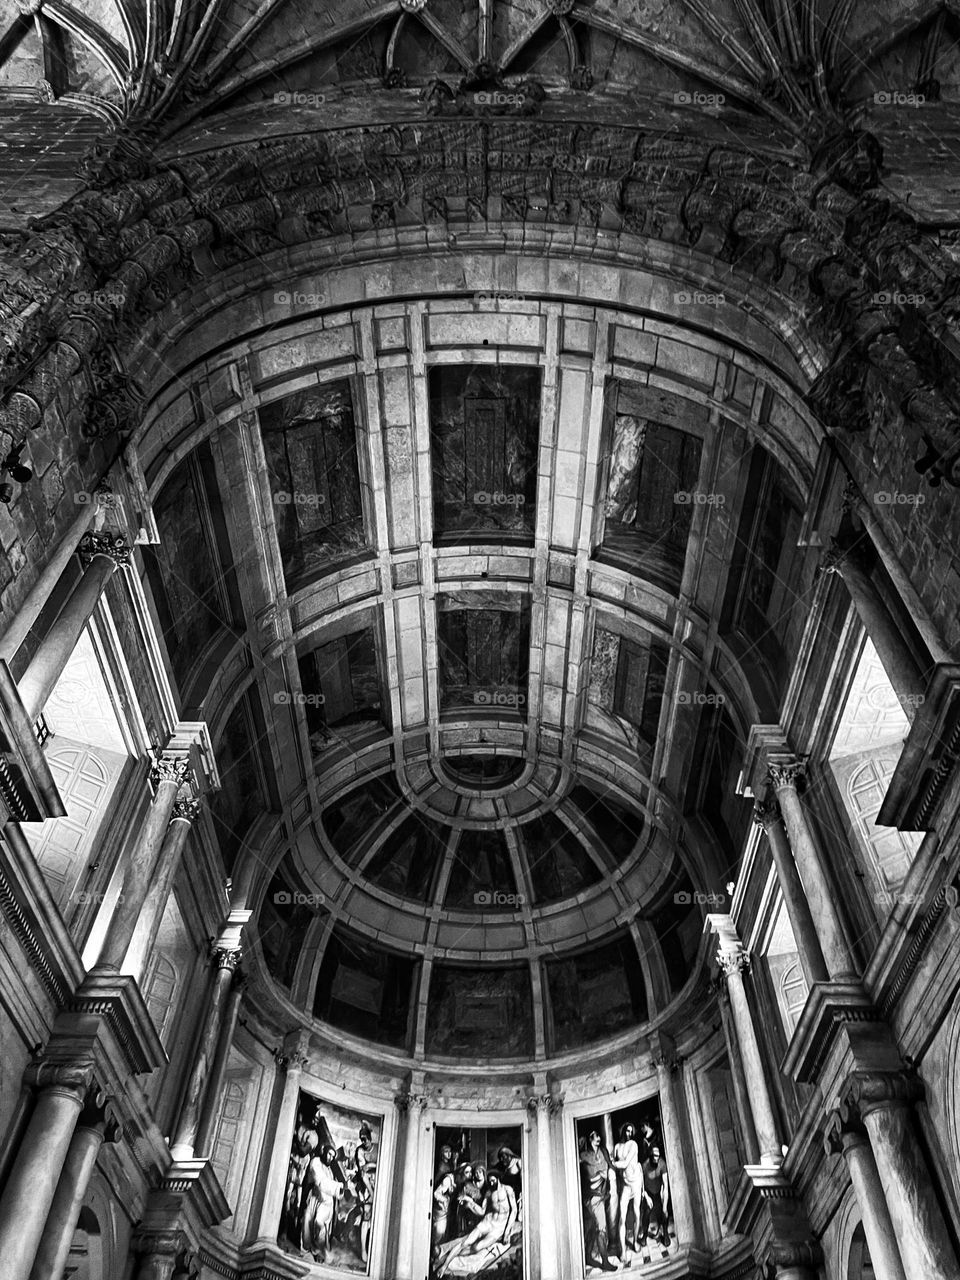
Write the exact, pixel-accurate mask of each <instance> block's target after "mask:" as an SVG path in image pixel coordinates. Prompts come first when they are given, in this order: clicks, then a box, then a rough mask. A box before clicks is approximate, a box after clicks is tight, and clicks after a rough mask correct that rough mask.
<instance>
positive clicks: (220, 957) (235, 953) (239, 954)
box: [210, 946, 243, 972]
mask: <svg viewBox="0 0 960 1280" xmlns="http://www.w3.org/2000/svg"><path fill="white" fill-rule="evenodd" d="M210 958H211V960H215V961H216V963H217V968H218V969H231V970H233V971H234V972H236V969H237V965H238V964H239V963H240V961H241V960H242V959H243V948H242V947H234V948H231V947H217V946H214V947H212V948H211V951H210Z"/></svg>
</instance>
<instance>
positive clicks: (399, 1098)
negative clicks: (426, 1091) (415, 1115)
mask: <svg viewBox="0 0 960 1280" xmlns="http://www.w3.org/2000/svg"><path fill="white" fill-rule="evenodd" d="M393 1105H394V1106H395V1107H396V1108H397V1110H398V1111H399V1112H400V1113H401V1114H402V1115H406V1114H407V1112H409V1111H423V1110H424V1109H425V1108H426V1105H427V1099H426V1098H425V1097H424V1096H423V1094H420V1093H407V1092H405V1091H402V1092H400V1093H395V1094H394V1095H393Z"/></svg>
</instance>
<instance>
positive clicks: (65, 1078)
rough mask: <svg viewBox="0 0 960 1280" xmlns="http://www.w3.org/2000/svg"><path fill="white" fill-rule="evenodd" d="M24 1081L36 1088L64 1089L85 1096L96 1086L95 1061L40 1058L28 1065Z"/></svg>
mask: <svg viewBox="0 0 960 1280" xmlns="http://www.w3.org/2000/svg"><path fill="white" fill-rule="evenodd" d="M24 1081H25V1083H26V1084H28V1085H31V1086H32V1087H33V1088H35V1089H62V1090H67V1091H69V1092H70V1093H76V1094H78V1095H79V1096H80V1097H81V1098H85V1097H86V1096H87V1094H88V1093H89V1092H90V1090H91V1089H92V1088H93V1086H94V1077H93V1063H92V1062H45V1061H43V1059H38V1060H35V1061H33V1062H31V1063H30V1065H29V1066H28V1067H27V1069H26V1071H25V1072H24Z"/></svg>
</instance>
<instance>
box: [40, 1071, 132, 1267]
mask: <svg viewBox="0 0 960 1280" xmlns="http://www.w3.org/2000/svg"><path fill="white" fill-rule="evenodd" d="M121 1133H122V1129H121V1126H120V1122H119V1120H118V1119H117V1116H116V1114H115V1113H114V1111H113V1108H112V1106H111V1104H110V1102H109V1100H108V1099H107V1097H106V1095H105V1094H103V1093H101V1092H100V1090H98V1089H93V1090H91V1091H90V1093H88V1094H87V1098H86V1102H85V1105H84V1108H83V1110H82V1111H81V1112H80V1119H79V1120H78V1121H77V1127H76V1129H75V1130H74V1134H73V1138H72V1139H71V1142H70V1147H69V1149H68V1151H67V1157H66V1159H65V1160H64V1162H63V1172H62V1173H61V1174H60V1181H59V1182H58V1183H57V1190H56V1194H55V1195H54V1197H53V1204H52V1205H51V1206H50V1213H49V1215H48V1217H47V1224H46V1226H45V1227H44V1230H43V1236H42V1237H41V1240H40V1247H39V1248H38V1249H37V1256H36V1260H35V1261H34V1264H33V1270H32V1271H31V1272H30V1280H61V1277H62V1276H63V1268H64V1266H65V1265H66V1261H67V1256H68V1255H69V1253H70V1245H71V1244H72V1243H73V1235H74V1232H75V1231H76V1228H77V1219H78V1217H79V1216H80V1210H81V1208H82V1207H83V1198H84V1196H85V1195H86V1194H87V1187H88V1186H89V1185H90V1175H91V1174H92V1173H93V1169H94V1166H95V1165H96V1163H97V1156H98V1155H99V1153H100V1147H101V1146H102V1145H103V1143H104V1142H118V1141H119V1139H120V1135H121Z"/></svg>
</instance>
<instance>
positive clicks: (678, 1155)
mask: <svg viewBox="0 0 960 1280" xmlns="http://www.w3.org/2000/svg"><path fill="white" fill-rule="evenodd" d="M653 1061H654V1064H655V1065H656V1068H657V1084H658V1086H659V1088H660V1118H661V1120H662V1121H663V1158H664V1160H665V1161H666V1165H667V1177H668V1179H669V1183H670V1204H671V1206H672V1208H673V1229H674V1231H675V1233H676V1237H677V1244H678V1245H681V1244H695V1243H697V1235H698V1233H697V1229H696V1224H695V1219H694V1213H693V1195H692V1193H691V1191H690V1179H689V1176H688V1173H687V1170H688V1168H689V1167H690V1163H689V1160H688V1157H689V1155H690V1148H689V1147H688V1145H687V1142H686V1138H685V1135H684V1132H683V1126H682V1124H681V1121H680V1109H679V1107H678V1105H677V1095H676V1075H677V1073H678V1072H679V1071H680V1069H681V1067H680V1059H679V1058H677V1056H676V1054H674V1053H671V1052H670V1050H669V1048H668V1047H667V1046H664V1045H661V1046H659V1047H658V1048H657V1049H656V1050H655V1052H654V1058H653Z"/></svg>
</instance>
